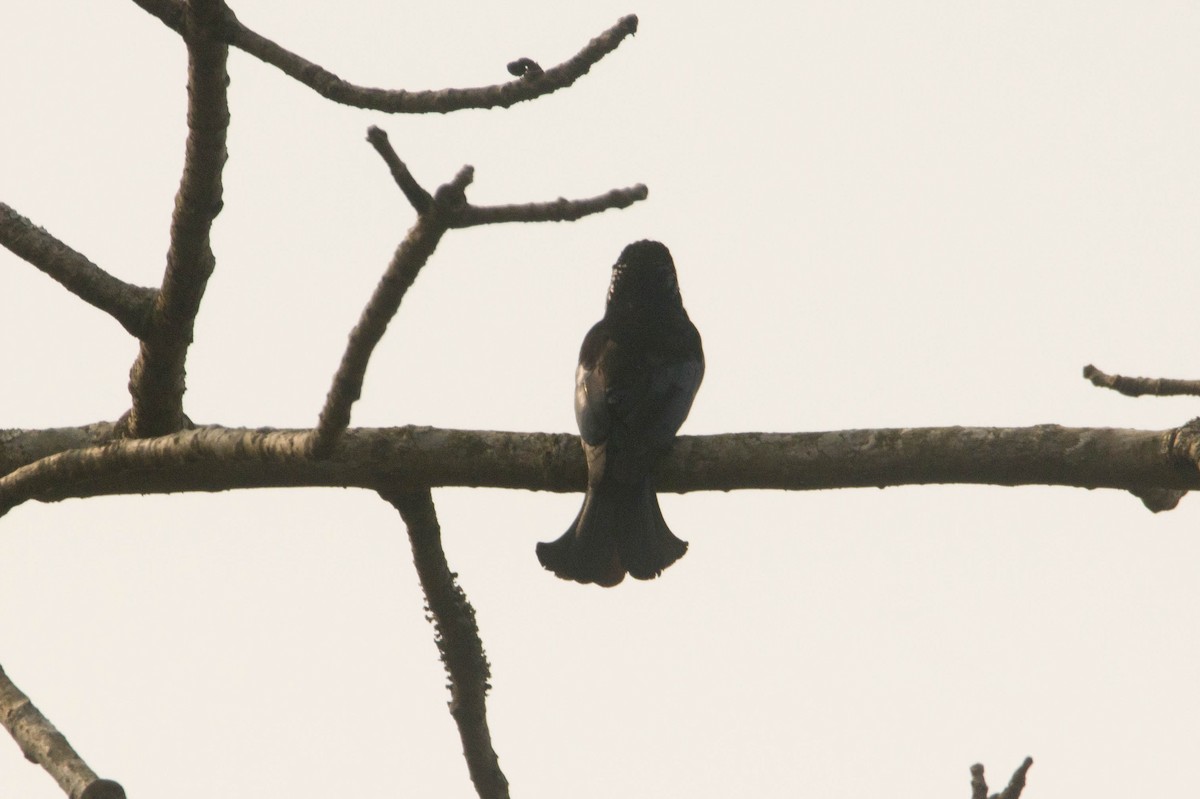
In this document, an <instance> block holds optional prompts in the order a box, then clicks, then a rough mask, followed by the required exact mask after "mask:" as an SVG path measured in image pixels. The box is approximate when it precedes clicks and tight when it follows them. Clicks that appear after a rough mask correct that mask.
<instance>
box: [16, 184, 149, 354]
mask: <svg viewBox="0 0 1200 799" xmlns="http://www.w3.org/2000/svg"><path fill="white" fill-rule="evenodd" d="M0 245H3V246H4V247H6V248H8V249H9V250H11V251H12V252H13V253H14V254H15V255H17V256H18V257H20V258H23V259H24V260H26V261H28V262H29V263H31V264H33V265H34V266H36V267H37V268H38V269H40V270H42V271H43V272H45V273H46V274H47V275H49V276H50V277H52V278H54V279H55V280H57V281H58V282H59V283H61V284H62V285H63V286H64V287H65V288H66V289H67V291H70V292H71V293H72V294H74V295H75V296H77V297H79V298H80V299H81V300H83V301H84V302H86V303H88V304H89V305H93V306H95V307H96V308H99V309H100V310H101V311H104V312H105V313H106V314H108V315H109V316H111V317H112V318H114V319H116V320H117V321H118V322H120V323H121V326H122V327H123V328H125V329H126V330H128V331H129V332H130V333H131V334H133V335H134V336H136V337H137V338H141V337H142V336H144V335H145V333H146V328H147V318H148V317H149V315H150V309H151V308H152V307H153V305H154V298H155V296H156V295H157V293H158V292H157V291H156V290H155V289H151V288H144V287H142V286H135V285H133V284H132V283H126V282H125V281H124V280H120V279H119V278H116V277H113V276H112V275H110V274H109V273H108V272H105V271H104V270H103V269H101V268H100V267H98V266H96V265H95V264H94V263H92V262H91V261H90V260H88V258H87V256H85V255H83V254H82V253H79V252H76V251H75V250H73V249H71V248H70V247H69V246H67V245H66V244H64V243H63V242H61V241H59V240H58V239H56V238H55V237H54V236H52V235H50V233H48V232H47V231H46V230H44V229H42V228H40V227H38V226H37V225H35V224H33V222H30V221H29V220H28V219H26V218H25V217H23V216H21V215H20V214H18V213H17V212H16V211H15V210H13V209H12V208H10V207H9V206H7V205H5V204H4V203H0Z"/></svg>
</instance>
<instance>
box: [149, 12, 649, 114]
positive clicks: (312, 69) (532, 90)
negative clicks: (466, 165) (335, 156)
mask: <svg viewBox="0 0 1200 799" xmlns="http://www.w3.org/2000/svg"><path fill="white" fill-rule="evenodd" d="M134 2H135V3H137V4H138V5H139V6H141V7H142V8H143V9H144V10H145V11H147V12H149V13H150V14H152V15H154V16H155V17H157V18H158V19H159V20H161V21H162V22H163V24H165V25H166V26H167V27H168V28H171V29H172V30H174V31H176V32H182V31H183V29H184V20H183V13H182V7H181V3H180V2H179V0H134ZM637 26H638V20H637V17H636V16H634V15H632V14H631V15H629V16H626V17H622V18H621V19H619V20H617V23H616V24H615V25H613V26H612V27H611V28H609V29H608V30H606V31H604V32H603V33H601V34H600V35H599V36H597V37H596V38H594V39H592V40H591V41H590V42H588V43H587V44H586V45H585V46H584V47H583V49H582V50H580V51H579V52H578V53H576V54H575V55H574V56H572V57H571V58H569V59H568V60H566V61H564V62H563V63H561V64H559V65H557V66H554V67H551V68H550V69H547V70H540V69H538V70H534V69H527V70H523V72H522V75H521V77H519V78H518V79H516V80H512V81H508V82H506V83H498V84H494V85H492V86H479V87H476V88H470V89H437V90H429V91H411V92H410V91H404V90H402V89H376V88H371V87H368V86H359V85H356V84H353V83H350V82H348V81H345V80H342V79H341V78H339V77H338V76H337V75H335V74H333V73H332V72H330V71H329V70H327V69H325V68H324V67H322V66H320V65H319V64H314V63H313V62H311V61H308V60H306V59H305V58H303V57H301V56H299V55H297V54H295V53H292V52H289V51H288V50H286V49H284V48H283V47H281V46H279V45H278V44H276V43H275V42H273V41H271V40H270V39H268V38H266V37H265V36H261V35H259V34H258V33H256V32H254V31H252V30H250V29H249V28H247V27H246V26H245V25H243V24H242V23H241V22H240V21H238V20H237V18H236V17H234V16H233V14H232V13H230V14H229V17H228V19H227V21H226V28H225V31H224V36H225V40H226V41H227V42H228V43H229V44H231V45H233V46H234V47H237V48H238V49H239V50H242V51H244V52H246V53H248V54H250V55H252V56H254V57H255V58H257V59H259V60H260V61H262V62H264V63H266V64H270V65H271V66H273V67H275V68H277V69H278V70H279V71H281V72H283V73H284V74H285V75H287V76H288V77H291V78H294V79H295V80H297V81H299V82H300V83H303V84H304V85H305V86H308V87H309V88H310V89H312V90H313V91H315V92H316V93H317V94H319V95H321V96H322V97H324V98H326V99H327V100H332V101H333V102H335V103H342V104H344V105H350V106H354V107H356V108H368V109H371V110H374V111H384V112H387V113H393V114H428V113H438V114H445V113H448V112H451V111H461V110H464V109H467V108H508V107H509V106H511V105H513V104H515V103H520V102H523V101H526V100H533V99H535V98H538V97H541V96H542V95H546V94H550V93H552V92H556V91H558V90H559V89H565V88H566V87H568V86H570V85H571V84H573V83H574V82H575V81H577V80H579V78H581V77H583V76H584V75H586V74H587V73H588V71H589V70H591V68H592V67H593V66H594V65H595V64H596V63H597V62H599V61H600V59H602V58H604V57H605V56H606V55H608V54H609V53H611V52H612V51H613V50H616V49H617V46H618V45H620V44H621V42H622V41H623V40H624V39H625V38H626V37H627V36H631V35H632V34H634V33H636V32H637ZM525 61H530V60H529V59H519V60H518V61H516V62H513V63H514V64H515V63H523V62H525ZM530 63H532V61H530Z"/></svg>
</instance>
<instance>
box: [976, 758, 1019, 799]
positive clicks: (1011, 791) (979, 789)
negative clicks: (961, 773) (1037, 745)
mask: <svg viewBox="0 0 1200 799" xmlns="http://www.w3.org/2000/svg"><path fill="white" fill-rule="evenodd" d="M1032 765H1033V758H1032V757H1027V758H1025V762H1024V763H1022V764H1021V765H1020V766H1018V767H1017V770H1016V771H1015V772H1013V775H1012V779H1010V780H1009V781H1008V787H1006V788H1005V789H1004V790H1003V791H1002V792H1000V793H995V794H992V799H1021V791H1023V790H1025V775H1026V774H1027V773H1028V772H1029V767H1030V766H1032ZM987 795H988V793H987V781H986V780H984V778H983V764H982V763H976V764H975V765H973V766H971V799H987Z"/></svg>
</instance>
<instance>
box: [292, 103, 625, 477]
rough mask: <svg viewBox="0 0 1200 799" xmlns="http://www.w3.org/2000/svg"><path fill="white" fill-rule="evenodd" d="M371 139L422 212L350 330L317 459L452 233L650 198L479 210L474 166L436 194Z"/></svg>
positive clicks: (610, 196)
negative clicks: (471, 198) (471, 190)
mask: <svg viewBox="0 0 1200 799" xmlns="http://www.w3.org/2000/svg"><path fill="white" fill-rule="evenodd" d="M367 140H368V141H369V142H370V143H371V146H372V147H374V148H375V150H376V152H378V153H379V155H380V157H382V158H383V160H384V162H385V163H386V164H387V165H388V169H389V170H390V171H391V174H392V178H393V180H395V181H396V185H398V186H399V187H400V190H401V191H402V192H404V196H405V197H406V198H407V199H408V201H409V203H410V204H411V205H412V206H413V208H415V209H416V211H417V221H416V223H415V224H414V225H413V226H412V227H411V228H410V229H409V231H408V235H406V236H405V237H404V240H403V241H402V242H400V246H398V247H397V248H396V252H395V253H394V254H393V255H392V260H391V263H389V264H388V268H387V270H386V271H385V272H384V274H383V277H382V278H381V279H380V281H379V284H378V285H377V286H376V287H375V292H374V293H373V294H372V295H371V299H370V301H368V302H367V306H366V308H364V309H363V312H362V316H361V317H359V320H358V324H356V325H355V326H354V330H352V331H351V332H350V340H349V342H348V343H347V345H346V350H345V352H344V353H343V355H342V360H341V363H340V364H339V366H338V370H337V374H335V375H334V378H333V385H332V386H331V387H330V389H329V393H328V394H327V395H326V398H325V407H324V408H323V409H322V410H321V415H320V418H319V419H318V421H317V426H316V428H315V429H314V430H313V436H312V455H313V457H316V458H326V457H328V456H329V454H330V453H331V452H332V451H333V448H334V446H335V445H336V444H337V440H338V437H339V436H340V435H341V434H342V432H343V431H344V430H345V429H346V428H347V427H348V426H349V424H350V409H351V407H352V406H353V405H354V403H355V402H356V401H357V400H358V398H359V397H360V396H361V395H362V386H363V380H364V379H365V377H366V372H367V364H368V363H369V362H370V359H371V354H372V353H373V352H374V351H375V347H376V346H378V344H379V342H380V340H382V339H383V334H384V333H385V332H386V331H387V326H388V324H389V323H390V322H391V321H392V317H394V316H395V315H396V312H397V311H399V310H400V303H401V302H402V301H403V300H404V296H405V294H407V293H408V289H409V287H410V286H412V284H413V282H414V281H416V279H417V275H418V274H420V272H421V269H422V268H423V267H424V266H425V263H426V262H427V261H428V260H429V258H430V256H432V255H433V251H434V250H435V249H436V248H437V245H438V242H440V241H441V239H442V236H443V235H445V233H446V231H447V230H449V229H450V228H457V227H469V226H472V225H483V224H490V223H498V222H545V221H569V220H575V219H579V218H580V217H583V216H587V215H589V214H594V213H598V212H600V211H604V210H606V209H608V208H625V207H627V206H629V205H631V204H633V203H634V202H637V201H638V200H641V199H645V197H646V187H645V186H640V185H639V186H635V187H633V188H632V189H616V190H613V191H610V192H608V193H607V194H604V195H601V196H600V197H593V198H591V199H588V200H575V201H570V200H564V199H559V200H557V201H556V202H553V203H534V204H531V205H523V206H518V205H505V206H495V207H491V208H487V207H484V208H477V207H475V206H472V205H470V204H469V203H468V202H467V199H466V194H465V191H466V188H467V186H469V185H470V184H471V181H472V180H473V179H474V175H475V171H474V169H473V168H472V167H470V166H464V167H463V168H462V169H460V170H459V171H458V174H457V175H455V176H454V178H453V179H452V180H450V182H448V183H446V184H444V185H442V186H440V187H439V188H438V190H437V191H436V192H435V193H434V194H433V195H432V196H431V195H430V194H429V192H428V191H426V190H425V189H424V188H422V187H421V185H420V184H419V183H417V180H416V178H414V177H413V175H412V173H411V172H409V170H408V167H407V166H406V165H405V164H404V162H403V161H401V160H400V156H398V155H397V154H396V151H395V150H393V149H392V145H391V143H390V142H389V141H388V136H387V133H386V132H384V131H383V130H381V129H379V128H376V127H372V128H370V129H369V130H368V131H367Z"/></svg>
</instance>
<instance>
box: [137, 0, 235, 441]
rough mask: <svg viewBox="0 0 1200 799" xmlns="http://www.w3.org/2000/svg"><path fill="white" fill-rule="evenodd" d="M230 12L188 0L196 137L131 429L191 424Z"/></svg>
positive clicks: (191, 114)
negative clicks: (187, 395)
mask: <svg viewBox="0 0 1200 799" xmlns="http://www.w3.org/2000/svg"><path fill="white" fill-rule="evenodd" d="M228 13H229V12H228V9H226V7H225V4H224V3H223V2H222V1H221V0H187V2H186V3H185V4H184V18H183V26H184V30H183V38H184V40H185V41H186V43H187V50H188V110H187V122H188V137H187V146H186V151H185V156H184V165H183V176H182V178H181V179H180V182H179V192H178V193H177V194H176V195H175V213H174V215H173V216H172V217H171V244H170V247H169V248H168V250H167V266H166V271H165V273H164V275H163V282H162V288H161V289H160V291H159V294H158V298H157V301H156V302H155V304H154V309H153V312H152V314H151V318H150V329H149V331H148V332H147V334H146V336H145V337H144V338H143V339H142V343H141V347H140V348H139V352H138V357H137V360H136V361H135V362H134V364H133V368H132V369H131V370H130V372H129V392H130V394H131V396H132V400H133V406H132V408H131V410H130V413H129V419H128V431H129V433H130V434H132V435H134V436H138V437H144V436H157V435H165V434H167V433H172V432H174V431H176V430H179V429H180V428H182V427H184V425H185V424H186V418H185V417H184V414H183V392H184V390H185V380H184V362H185V360H186V358H187V351H188V347H189V346H191V343H192V331H193V328H194V326H195V321H196V314H197V313H198V312H199V310H200V300H201V299H202V298H203V297H204V289H205V287H206V286H207V285H208V278H209V276H210V275H212V272H213V268H214V266H215V263H216V262H215V259H214V257H213V252H212V242H211V239H210V232H211V230H212V223H213V220H214V219H215V218H216V216H217V214H218V213H220V211H221V204H222V199H221V194H222V184H221V173H222V171H223V169H224V166H225V159H226V157H227V153H226V149H225V137H226V133H227V131H228V128H229V98H228V86H229V73H228V72H227V70H226V61H227V60H228V56H229V46H228V45H227V44H225V43H224V41H223V33H222V29H223V25H224V24H225V20H226V17H227V15H228Z"/></svg>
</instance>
